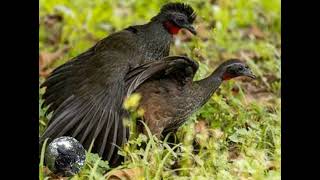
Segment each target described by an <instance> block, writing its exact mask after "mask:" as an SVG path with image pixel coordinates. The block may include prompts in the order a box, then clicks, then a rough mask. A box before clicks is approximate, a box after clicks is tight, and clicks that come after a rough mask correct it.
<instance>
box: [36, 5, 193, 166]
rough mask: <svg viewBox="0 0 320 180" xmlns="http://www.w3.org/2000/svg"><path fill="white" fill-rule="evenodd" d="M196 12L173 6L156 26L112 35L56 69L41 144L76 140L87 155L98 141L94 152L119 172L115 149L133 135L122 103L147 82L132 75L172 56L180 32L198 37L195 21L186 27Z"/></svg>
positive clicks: (46, 97) (46, 98)
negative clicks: (125, 122)
mask: <svg viewBox="0 0 320 180" xmlns="http://www.w3.org/2000/svg"><path fill="white" fill-rule="evenodd" d="M179 7H180V8H179ZM191 11H192V12H193V10H192V8H191V7H189V6H187V5H183V4H181V3H169V4H167V5H165V6H164V7H163V9H162V10H161V12H160V13H159V14H158V15H157V16H155V17H154V18H152V21H151V22H149V23H147V24H145V25H137V26H130V27H128V28H126V29H124V30H122V31H120V32H116V33H114V34H111V35H110V36H108V37H106V38H104V39H102V40H101V41H99V42H98V43H97V44H96V45H94V46H93V47H92V48H90V49H88V50H87V51H85V52H83V53H82V54H80V55H78V56H76V57H74V58H73V59H71V60H70V61H68V62H67V63H65V64H63V65H62V66H60V67H58V68H56V69H55V70H54V71H53V72H52V73H51V74H50V76H49V77H48V78H47V79H46V81H45V82H44V83H43V84H42V85H41V87H46V92H45V93H44V95H43V99H44V103H43V106H49V108H48V110H47V113H50V112H53V114H52V117H51V119H50V121H49V124H48V128H47V129H46V130H45V132H44V134H43V136H42V137H41V139H40V143H41V142H43V140H44V139H45V138H50V140H52V139H54V138H57V137H60V136H72V137H75V138H76V139H77V140H79V141H80V143H82V144H83V146H84V147H85V148H86V149H88V148H89V146H90V144H91V143H92V141H93V140H94V145H93V149H92V152H96V153H99V155H100V156H102V158H103V159H104V160H108V161H109V163H110V165H111V166H116V165H117V164H118V163H119V162H120V160H121V158H120V159H119V156H118V154H117V150H116V146H121V145H122V144H123V143H125V142H126V140H127V138H128V135H129V132H128V128H127V127H124V125H123V123H122V119H123V117H126V116H127V112H126V111H125V110H124V109H123V108H122V103H123V100H124V98H125V97H126V95H129V94H130V92H132V91H133V90H135V87H137V86H138V85H139V84H140V83H142V82H143V80H145V79H146V78H147V77H144V78H145V79H141V78H140V77H141V76H140V73H142V72H143V71H141V72H138V73H135V74H132V73H130V71H131V70H132V69H135V68H137V67H139V66H141V65H142V64H148V63H150V62H155V61H158V60H160V59H162V58H164V57H166V56H168V55H169V50H170V43H171V42H172V40H173V34H176V33H177V32H178V30H179V29H180V28H186V29H189V30H190V31H192V32H193V33H195V31H194V29H193V27H192V26H191V23H192V22H193V21H192V22H187V21H185V19H189V20H192V19H194V18H191V17H194V16H193V15H191V14H190V13H191ZM190 18H191V19H190ZM128 74H129V75H130V80H129V81H126V79H128ZM132 83H135V84H132Z"/></svg>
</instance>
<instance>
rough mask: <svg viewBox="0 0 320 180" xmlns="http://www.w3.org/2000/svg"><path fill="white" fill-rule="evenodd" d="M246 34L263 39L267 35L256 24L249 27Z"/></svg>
mask: <svg viewBox="0 0 320 180" xmlns="http://www.w3.org/2000/svg"><path fill="white" fill-rule="evenodd" d="M244 35H245V36H247V37H249V38H257V39H263V38H264V37H265V34H264V33H263V32H262V31H261V29H259V28H258V27H257V26H256V25H253V26H251V27H250V28H249V29H247V30H246V31H245V33H244Z"/></svg>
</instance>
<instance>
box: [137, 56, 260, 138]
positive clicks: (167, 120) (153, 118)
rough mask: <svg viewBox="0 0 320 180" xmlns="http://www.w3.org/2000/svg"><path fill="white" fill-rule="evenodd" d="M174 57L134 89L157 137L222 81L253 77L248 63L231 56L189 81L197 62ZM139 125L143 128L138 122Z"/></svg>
mask: <svg viewBox="0 0 320 180" xmlns="http://www.w3.org/2000/svg"><path fill="white" fill-rule="evenodd" d="M174 58H175V60H171V61H172V62H171V65H170V67H167V66H163V67H165V68H164V69H162V70H160V69H158V70H157V73H155V74H154V75H153V76H151V77H150V78H149V79H148V80H146V81H145V82H144V83H143V84H141V85H140V86H139V87H138V88H137V89H136V91H135V92H137V93H139V94H141V96H142V98H141V101H140V104H139V107H140V108H142V109H143V110H144V115H143V117H142V120H143V121H144V122H145V123H146V125H148V128H149V129H150V131H151V133H152V134H154V135H156V136H157V137H158V138H161V136H162V137H164V136H166V135H167V134H168V133H170V132H175V131H176V130H177V129H178V128H179V127H180V126H181V125H182V124H183V123H184V122H186V120H187V118H188V117H190V116H191V114H192V113H193V112H195V111H196V110H197V109H199V108H200V107H201V106H203V105H204V104H205V103H206V102H207V101H208V100H209V98H210V97H211V96H212V95H213V93H214V92H215V91H216V90H217V89H218V88H219V86H220V85H221V84H222V82H223V81H226V80H229V79H232V78H235V77H238V76H247V77H250V78H255V76H254V75H253V74H252V72H251V70H250V68H249V67H248V65H246V64H245V63H244V62H242V61H240V60H238V59H231V60H227V61H225V62H224V63H222V64H221V65H220V66H219V67H218V68H217V69H216V70H215V71H214V72H213V73H212V74H211V75H210V76H208V77H207V78H205V79H202V80H199V81H193V80H192V79H193V77H194V75H195V73H196V71H197V69H198V64H197V63H196V62H195V61H193V60H191V59H188V58H187V57H180V58H179V57H178V56H176V57H174ZM159 63H164V64H167V63H168V62H166V61H162V62H159ZM159 63H158V62H157V64H159ZM153 64H155V63H153ZM150 66H151V67H152V66H154V65H150ZM158 66H159V65H158ZM138 127H139V126H138ZM139 129H140V130H139V131H144V132H145V130H144V129H143V126H142V125H140V127H139Z"/></svg>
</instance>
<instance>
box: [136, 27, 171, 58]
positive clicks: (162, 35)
mask: <svg viewBox="0 0 320 180" xmlns="http://www.w3.org/2000/svg"><path fill="white" fill-rule="evenodd" d="M143 31H144V32H143V34H141V35H142V36H143V37H142V38H141V39H143V43H141V44H144V46H142V47H141V48H142V50H143V52H146V56H147V57H148V58H150V59H153V60H157V59H162V58H163V57H165V56H168V55H169V50H170V45H171V43H172V41H173V36H172V34H170V33H168V31H167V30H166V29H165V28H164V26H163V25H162V23H161V22H159V21H152V22H150V23H148V24H147V25H146V26H145V27H144V30H143Z"/></svg>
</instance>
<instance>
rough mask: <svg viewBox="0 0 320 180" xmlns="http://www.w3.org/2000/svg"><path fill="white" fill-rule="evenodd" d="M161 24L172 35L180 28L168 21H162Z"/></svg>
mask: <svg viewBox="0 0 320 180" xmlns="http://www.w3.org/2000/svg"><path fill="white" fill-rule="evenodd" d="M163 25H164V27H165V28H166V29H167V30H168V31H169V33H170V34H173V35H174V34H178V32H179V30H180V29H181V28H179V27H178V26H176V25H175V24H173V23H172V22H170V21H166V22H164V24H163Z"/></svg>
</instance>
